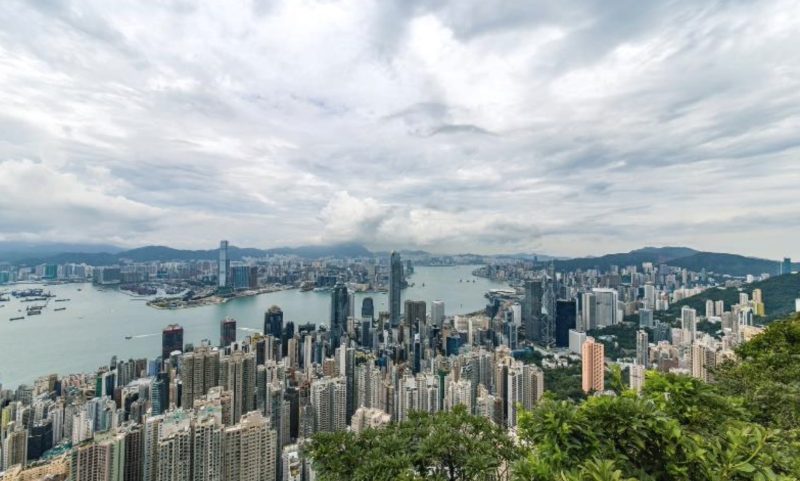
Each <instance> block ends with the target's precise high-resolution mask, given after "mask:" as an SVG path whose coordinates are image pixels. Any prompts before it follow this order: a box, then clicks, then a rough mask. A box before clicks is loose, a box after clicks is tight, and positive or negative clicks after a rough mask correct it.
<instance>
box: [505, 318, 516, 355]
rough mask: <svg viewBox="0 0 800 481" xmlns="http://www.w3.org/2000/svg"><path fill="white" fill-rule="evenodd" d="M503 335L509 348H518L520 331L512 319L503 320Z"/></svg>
mask: <svg viewBox="0 0 800 481" xmlns="http://www.w3.org/2000/svg"><path fill="white" fill-rule="evenodd" d="M503 337H504V338H505V340H506V345H507V346H508V348H509V349H511V350H514V349H517V347H518V345H519V332H518V330H517V325H516V324H514V323H513V322H511V321H504V322H503Z"/></svg>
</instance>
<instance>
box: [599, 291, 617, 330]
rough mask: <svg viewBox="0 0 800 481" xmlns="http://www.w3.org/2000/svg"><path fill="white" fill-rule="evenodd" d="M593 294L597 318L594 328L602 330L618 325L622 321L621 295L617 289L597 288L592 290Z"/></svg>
mask: <svg viewBox="0 0 800 481" xmlns="http://www.w3.org/2000/svg"><path fill="white" fill-rule="evenodd" d="M592 293H593V294H594V299H595V303H596V318H595V322H594V323H593V326H594V327H596V328H602V327H608V326H613V325H615V324H618V323H619V322H620V321H621V319H620V316H619V294H618V293H617V291H616V289H606V288H596V289H592Z"/></svg>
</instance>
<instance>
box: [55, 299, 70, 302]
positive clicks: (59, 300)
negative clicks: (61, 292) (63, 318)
mask: <svg viewBox="0 0 800 481" xmlns="http://www.w3.org/2000/svg"><path fill="white" fill-rule="evenodd" d="M71 300H72V299H56V302H68V301H71Z"/></svg>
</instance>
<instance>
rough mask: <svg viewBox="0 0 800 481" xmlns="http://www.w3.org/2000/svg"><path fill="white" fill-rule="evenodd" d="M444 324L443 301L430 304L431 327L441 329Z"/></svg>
mask: <svg viewBox="0 0 800 481" xmlns="http://www.w3.org/2000/svg"><path fill="white" fill-rule="evenodd" d="M443 323H444V301H440V300H435V301H433V302H431V325H433V326H437V327H442V324H443Z"/></svg>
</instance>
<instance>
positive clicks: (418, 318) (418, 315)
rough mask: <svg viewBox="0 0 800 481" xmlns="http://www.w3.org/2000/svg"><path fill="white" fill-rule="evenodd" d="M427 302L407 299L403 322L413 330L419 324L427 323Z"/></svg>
mask: <svg viewBox="0 0 800 481" xmlns="http://www.w3.org/2000/svg"><path fill="white" fill-rule="evenodd" d="M426 310H427V304H426V303H425V301H412V300H410V299H406V302H405V306H404V309H403V323H404V325H405V326H407V327H408V328H410V329H411V330H412V331H414V330H416V329H415V328H416V327H417V326H419V325H423V324H425V319H426V318H427V317H426V315H427V314H426V312H425V311H426Z"/></svg>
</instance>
